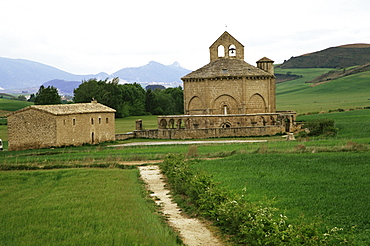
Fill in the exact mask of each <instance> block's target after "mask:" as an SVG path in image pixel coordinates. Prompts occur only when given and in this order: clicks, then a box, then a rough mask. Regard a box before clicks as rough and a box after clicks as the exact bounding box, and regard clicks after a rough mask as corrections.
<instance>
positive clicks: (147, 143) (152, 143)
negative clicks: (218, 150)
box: [108, 140, 267, 147]
mask: <svg viewBox="0 0 370 246" xmlns="http://www.w3.org/2000/svg"><path fill="white" fill-rule="evenodd" d="M265 142H267V140H209V141H208V140H207V141H205V140H202V141H197V140H193V141H189V140H182V141H181V140H179V141H153V142H134V143H125V144H116V145H108V147H125V146H150V145H173V144H228V143H265Z"/></svg>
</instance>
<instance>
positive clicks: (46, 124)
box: [8, 109, 57, 150]
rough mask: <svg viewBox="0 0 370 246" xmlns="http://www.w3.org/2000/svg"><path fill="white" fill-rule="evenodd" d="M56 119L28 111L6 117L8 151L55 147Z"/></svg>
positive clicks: (33, 110)
mask: <svg viewBox="0 0 370 246" xmlns="http://www.w3.org/2000/svg"><path fill="white" fill-rule="evenodd" d="M56 129H57V124H56V118H55V116H51V115H50V114H48V113H46V112H43V111H40V110H36V109H30V110H27V111H22V112H19V113H17V114H13V115H11V116H9V117H8V144H9V145H8V149H9V150H21V149H36V148H45V147H49V146H55V145H56V140H57V136H56Z"/></svg>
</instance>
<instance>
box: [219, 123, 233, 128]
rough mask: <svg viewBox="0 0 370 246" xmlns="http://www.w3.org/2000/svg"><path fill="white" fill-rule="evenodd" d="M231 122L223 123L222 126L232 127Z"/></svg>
mask: <svg viewBox="0 0 370 246" xmlns="http://www.w3.org/2000/svg"><path fill="white" fill-rule="evenodd" d="M230 127H231V124H230V123H229V122H225V123H222V125H221V128H230Z"/></svg>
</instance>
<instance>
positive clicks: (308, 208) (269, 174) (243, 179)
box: [196, 152, 370, 245]
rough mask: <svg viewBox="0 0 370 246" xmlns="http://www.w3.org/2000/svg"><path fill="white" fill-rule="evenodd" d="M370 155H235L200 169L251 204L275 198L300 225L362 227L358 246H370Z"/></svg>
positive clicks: (339, 153) (347, 229) (204, 164)
mask: <svg viewBox="0 0 370 246" xmlns="http://www.w3.org/2000/svg"><path fill="white" fill-rule="evenodd" d="M369 159H370V152H364V153H356V152H355V153H353V152H351V153H348V152H345V153H343V152H336V153H314V154H313V153H302V154H297V153H291V154H287V153H284V154H266V153H265V154H250V155H235V156H232V157H229V158H226V159H222V160H212V161H203V162H198V163H197V164H196V168H198V169H200V170H203V171H206V172H207V173H211V174H213V175H214V178H215V180H216V181H217V182H220V183H221V185H223V186H225V187H226V188H227V189H231V190H234V191H235V192H240V193H241V191H242V189H243V187H246V193H247V194H248V196H249V199H250V200H251V201H254V202H255V201H263V200H264V199H265V198H266V197H267V198H268V199H275V200H276V204H275V206H276V207H278V208H280V211H282V212H283V213H284V214H286V215H287V216H288V217H289V218H292V219H294V220H297V221H299V220H302V217H301V215H304V216H305V217H306V218H305V219H306V220H308V221H309V220H315V219H316V218H320V219H321V220H322V221H323V222H324V226H327V227H328V228H333V227H339V228H344V229H345V231H346V232H349V231H350V230H351V227H353V226H356V227H357V231H356V238H357V239H356V240H357V243H358V244H356V245H367V244H366V243H368V242H370V237H369V235H370V225H369V223H368V222H369V221H370V213H369V211H368V204H369V203H370V196H369V195H368V194H367V193H366V190H368V189H369V188H370V186H369V176H370V163H369V161H368V160H369Z"/></svg>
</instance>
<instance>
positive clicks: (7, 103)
mask: <svg viewBox="0 0 370 246" xmlns="http://www.w3.org/2000/svg"><path fill="white" fill-rule="evenodd" d="M30 105H33V103H32V102H26V101H18V100H11V99H4V98H0V117H4V116H5V115H6V114H7V113H10V112H11V111H16V110H18V109H21V108H24V107H27V106H30Z"/></svg>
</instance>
